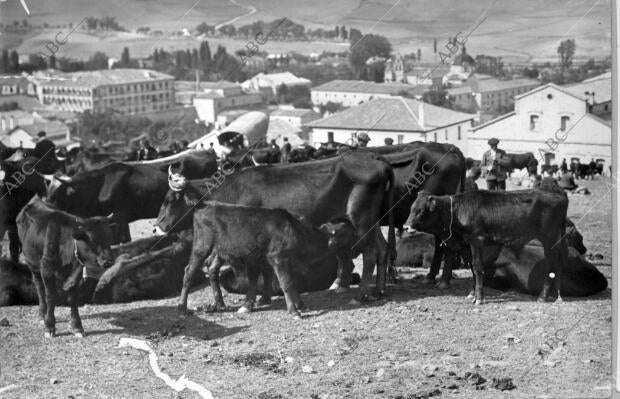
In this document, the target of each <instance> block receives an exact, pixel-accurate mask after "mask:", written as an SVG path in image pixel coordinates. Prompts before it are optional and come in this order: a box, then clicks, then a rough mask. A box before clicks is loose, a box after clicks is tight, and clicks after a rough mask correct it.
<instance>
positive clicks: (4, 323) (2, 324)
mask: <svg viewBox="0 0 620 399" xmlns="http://www.w3.org/2000/svg"><path fill="white" fill-rule="evenodd" d="M10 325H11V324H9V320H8V319H7V318H6V317H4V318H3V319H2V320H0V327H8V326H10Z"/></svg>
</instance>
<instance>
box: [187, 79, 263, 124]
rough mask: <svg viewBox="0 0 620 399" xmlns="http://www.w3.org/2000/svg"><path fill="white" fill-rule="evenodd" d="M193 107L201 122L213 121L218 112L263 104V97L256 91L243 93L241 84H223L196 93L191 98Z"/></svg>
mask: <svg viewBox="0 0 620 399" xmlns="http://www.w3.org/2000/svg"><path fill="white" fill-rule="evenodd" d="M193 104H194V108H196V113H197V114H198V119H200V120H201V121H203V122H208V123H215V122H216V121H217V116H218V114H219V113H221V112H222V111H225V110H230V109H237V108H243V107H248V106H257V105H258V106H260V105H262V104H264V102H263V98H262V97H261V95H260V94H258V93H245V92H243V90H241V86H239V85H236V84H233V85H225V86H222V87H217V88H213V89H210V90H208V91H207V92H205V93H201V94H197V95H196V96H194V98H193Z"/></svg>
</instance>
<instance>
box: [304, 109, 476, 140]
mask: <svg viewBox="0 0 620 399" xmlns="http://www.w3.org/2000/svg"><path fill="white" fill-rule="evenodd" d="M473 119H474V115H472V114H465V113H462V112H456V111H452V110H450V109H446V108H442V107H437V106H435V105H431V104H427V103H425V102H422V101H418V100H413V99H409V98H404V97H388V98H378V99H375V100H372V101H369V102H366V103H364V104H362V105H359V106H357V107H353V108H349V109H347V110H344V111H341V112H338V113H336V114H334V115H331V116H329V117H327V118H324V119H320V120H317V121H314V122H310V123H308V124H306V125H305V126H306V127H308V128H310V129H311V130H312V131H311V135H310V144H312V145H314V146H319V145H320V144H321V143H324V142H328V141H335V142H339V143H345V142H350V141H351V140H356V139H357V134H359V133H362V132H364V133H366V134H368V136H369V137H370V143H368V145H369V146H382V145H384V140H385V139H386V138H388V137H390V138H392V139H393V140H394V144H402V143H409V142H412V141H418V140H419V141H425V142H430V141H434V142H439V143H451V144H455V145H457V146H458V147H459V148H461V149H465V148H467V131H468V130H469V129H470V128H471V125H472V121H473Z"/></svg>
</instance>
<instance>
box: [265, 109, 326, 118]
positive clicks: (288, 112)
mask: <svg viewBox="0 0 620 399" xmlns="http://www.w3.org/2000/svg"><path fill="white" fill-rule="evenodd" d="M314 113H315V112H314V111H313V110H311V109H306V108H295V109H282V108H280V109H276V110H275V111H273V112H272V113H271V116H290V117H294V118H295V117H296V118H301V117H302V116H304V115H307V114H314Z"/></svg>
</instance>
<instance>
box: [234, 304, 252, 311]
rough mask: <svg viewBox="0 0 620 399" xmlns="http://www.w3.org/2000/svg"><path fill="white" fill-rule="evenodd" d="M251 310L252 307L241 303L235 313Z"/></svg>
mask: <svg viewBox="0 0 620 399" xmlns="http://www.w3.org/2000/svg"><path fill="white" fill-rule="evenodd" d="M250 312H252V308H249V307H248V306H247V305H243V306H241V307H240V308H239V310H237V313H250Z"/></svg>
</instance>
